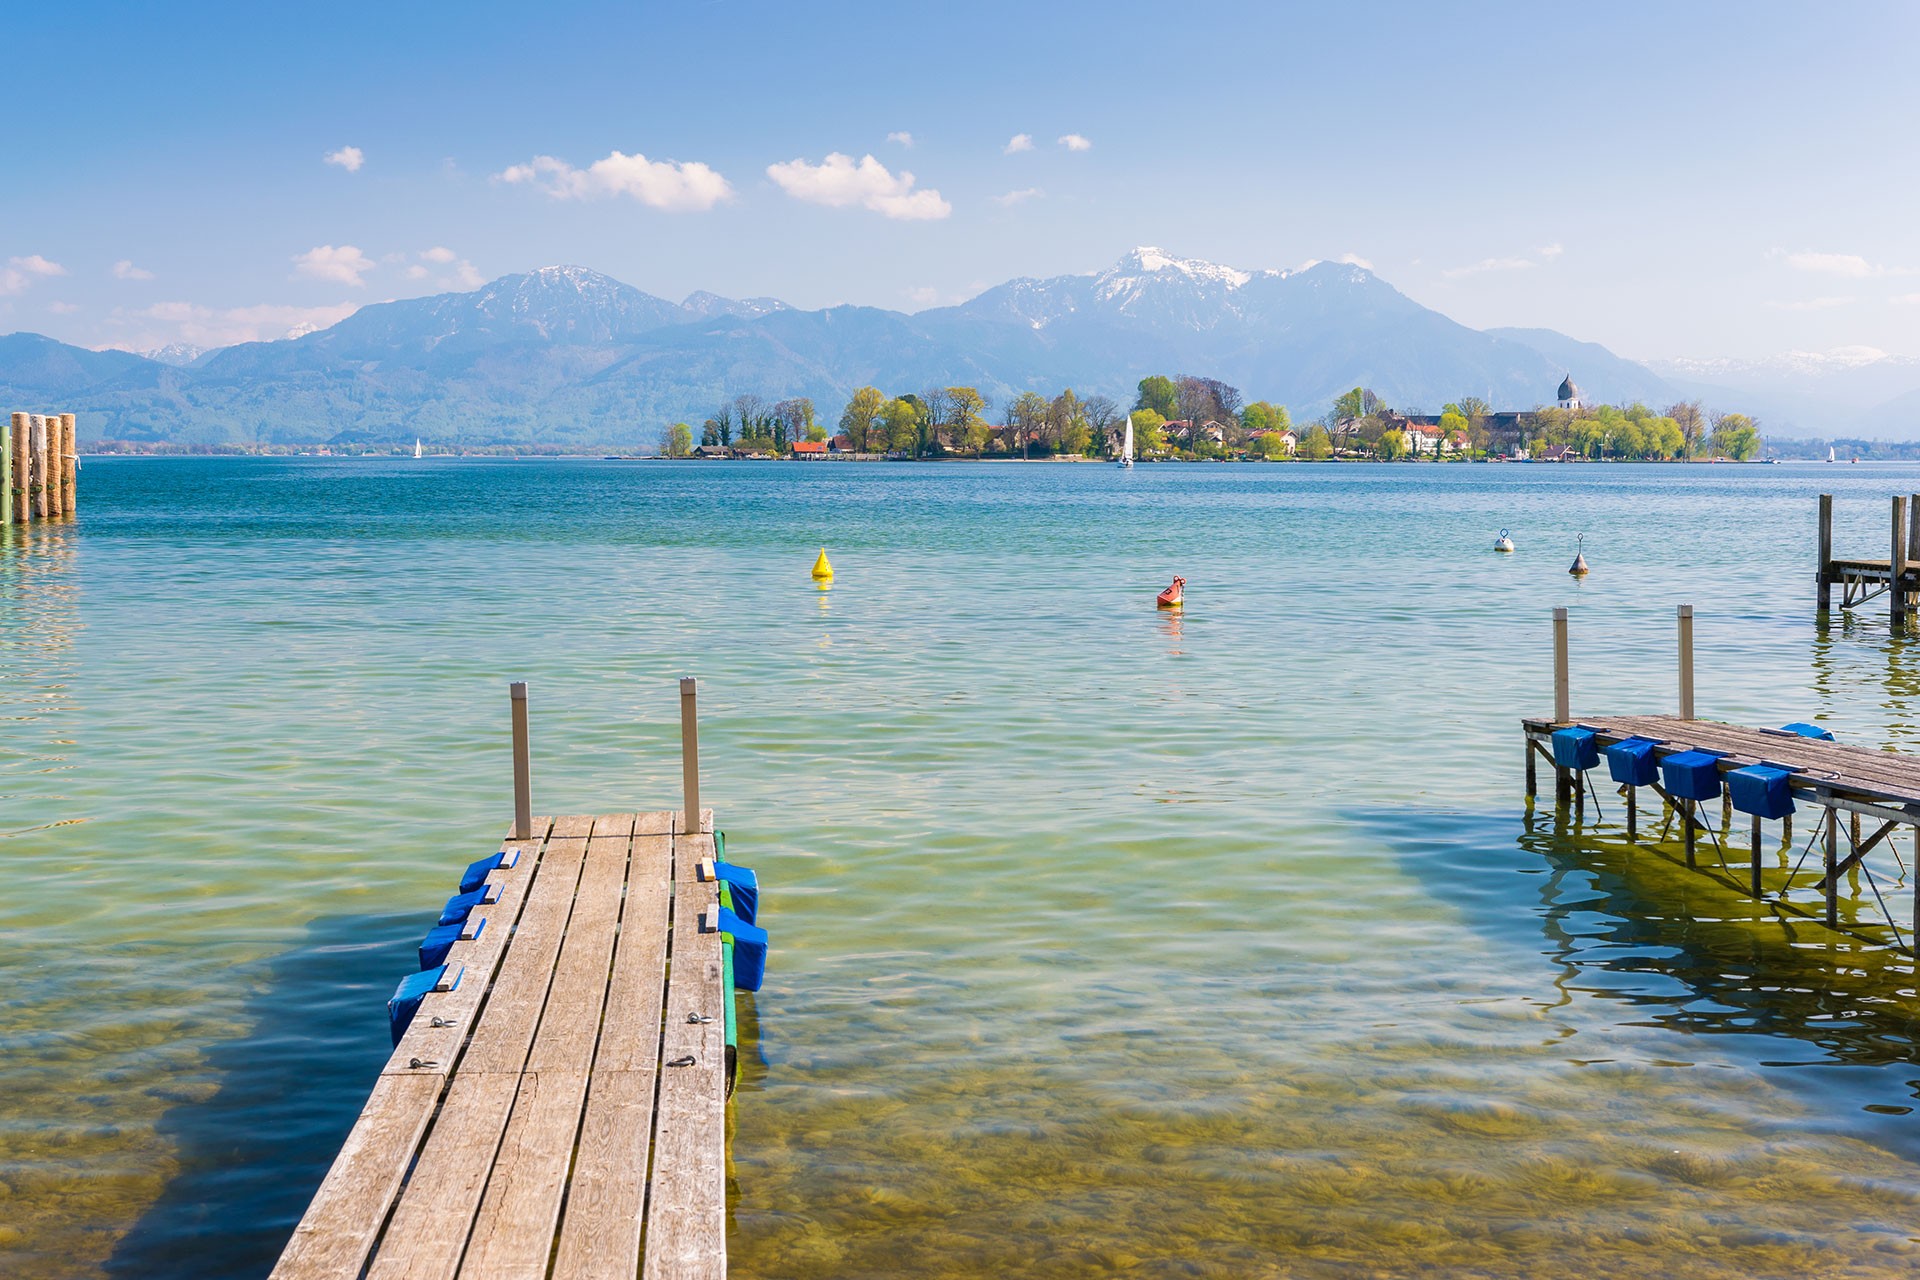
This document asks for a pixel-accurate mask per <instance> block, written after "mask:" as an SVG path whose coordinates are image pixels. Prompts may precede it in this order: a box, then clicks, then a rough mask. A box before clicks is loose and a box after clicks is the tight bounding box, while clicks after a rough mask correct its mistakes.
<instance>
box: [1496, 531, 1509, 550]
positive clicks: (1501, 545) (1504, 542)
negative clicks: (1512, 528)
mask: <svg viewBox="0 0 1920 1280" xmlns="http://www.w3.org/2000/svg"><path fill="white" fill-rule="evenodd" d="M1493 549H1494V550H1495V551H1511V550H1513V539H1512V538H1509V537H1508V536H1507V531H1506V530H1505V529H1502V530H1501V531H1500V536H1499V537H1497V538H1495V539H1494V540H1493Z"/></svg>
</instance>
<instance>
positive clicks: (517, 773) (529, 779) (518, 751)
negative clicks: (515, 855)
mask: <svg viewBox="0 0 1920 1280" xmlns="http://www.w3.org/2000/svg"><path fill="white" fill-rule="evenodd" d="M507 695H508V697H509V698H510V699H511V701H512V706H513V838H514V839H516V840H530V839H532V838H533V762H532V759H531V758H530V756H529V755H528V749H527V682H526V681H524V680H515V681H513V682H512V683H511V684H509V685H508V686H507Z"/></svg>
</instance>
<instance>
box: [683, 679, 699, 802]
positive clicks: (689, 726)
mask: <svg viewBox="0 0 1920 1280" xmlns="http://www.w3.org/2000/svg"><path fill="white" fill-rule="evenodd" d="M699 686H700V682H699V681H697V680H695V679H694V678H693V677H692V676H681V677H680V789H681V794H682V796H683V802H682V803H683V807H682V810H681V812H682V814H683V815H684V817H685V821H686V825H685V826H684V827H683V828H682V830H684V831H692V832H698V831H699V830H700V723H699V721H700V714H699V708H698V706H697V705H696V704H697V699H698V697H699Z"/></svg>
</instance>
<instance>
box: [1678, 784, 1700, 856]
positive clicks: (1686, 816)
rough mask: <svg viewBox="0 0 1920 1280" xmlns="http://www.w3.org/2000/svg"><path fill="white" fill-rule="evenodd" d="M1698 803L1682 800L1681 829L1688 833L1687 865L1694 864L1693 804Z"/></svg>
mask: <svg viewBox="0 0 1920 1280" xmlns="http://www.w3.org/2000/svg"><path fill="white" fill-rule="evenodd" d="M1696 803H1697V801H1693V800H1682V801H1681V802H1680V829H1681V830H1682V831H1684V832H1686V835H1687V865H1688V866H1692V865H1693V843H1694V837H1693V806H1694V805H1695V804H1696Z"/></svg>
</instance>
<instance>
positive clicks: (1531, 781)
mask: <svg viewBox="0 0 1920 1280" xmlns="http://www.w3.org/2000/svg"><path fill="white" fill-rule="evenodd" d="M1526 743H1527V803H1528V804H1532V803H1533V798H1534V796H1536V795H1538V794H1539V793H1540V784H1539V780H1538V779H1537V778H1536V777H1535V775H1534V770H1533V739H1532V738H1528V739H1526Z"/></svg>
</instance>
